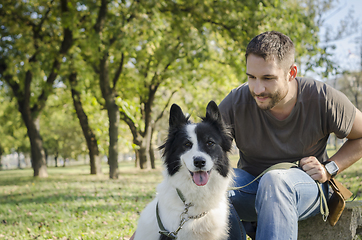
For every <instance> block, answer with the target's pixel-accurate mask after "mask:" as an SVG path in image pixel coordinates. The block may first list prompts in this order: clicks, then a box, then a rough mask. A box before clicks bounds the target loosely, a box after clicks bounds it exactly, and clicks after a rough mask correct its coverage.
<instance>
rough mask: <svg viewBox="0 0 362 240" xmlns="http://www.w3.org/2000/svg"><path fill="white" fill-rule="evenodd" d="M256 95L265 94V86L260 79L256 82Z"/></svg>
mask: <svg viewBox="0 0 362 240" xmlns="http://www.w3.org/2000/svg"><path fill="white" fill-rule="evenodd" d="M253 90H254V93H255V94H256V95H260V94H262V93H263V92H265V86H264V84H263V83H262V81H260V79H256V80H255V81H254V89H253Z"/></svg>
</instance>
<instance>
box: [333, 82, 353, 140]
mask: <svg viewBox="0 0 362 240" xmlns="http://www.w3.org/2000/svg"><path fill="white" fill-rule="evenodd" d="M327 96H328V97H327V100H326V103H327V112H328V115H329V118H328V120H327V122H328V126H329V127H328V129H329V132H333V133H334V134H336V136H337V137H338V138H345V137H347V136H348V134H349V133H350V132H351V129H352V126H353V122H354V118H355V116H356V108H355V106H354V105H353V104H352V103H351V101H350V100H349V99H348V98H347V97H346V95H344V94H343V93H342V92H340V91H338V90H336V89H334V88H332V87H329V88H328V90H327Z"/></svg>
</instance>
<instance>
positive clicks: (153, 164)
mask: <svg viewBox="0 0 362 240" xmlns="http://www.w3.org/2000/svg"><path fill="white" fill-rule="evenodd" d="M150 160H151V168H152V169H156V163H155V152H154V150H153V144H152V143H151V144H150Z"/></svg>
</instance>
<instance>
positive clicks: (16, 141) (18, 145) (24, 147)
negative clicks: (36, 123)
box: [0, 89, 30, 156]
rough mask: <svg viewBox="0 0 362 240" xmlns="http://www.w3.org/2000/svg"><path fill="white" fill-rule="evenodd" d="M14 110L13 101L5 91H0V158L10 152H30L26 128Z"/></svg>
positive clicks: (15, 106) (15, 105) (14, 102)
mask: <svg viewBox="0 0 362 240" xmlns="http://www.w3.org/2000/svg"><path fill="white" fill-rule="evenodd" d="M16 108H17V104H16V101H15V99H13V98H11V97H10V96H7V95H6V93H5V89H0V136H2V137H1V142H0V148H1V150H0V156H1V155H2V154H3V155H6V154H10V153H12V152H22V153H29V152H30V146H29V140H28V138H27V133H26V127H25V126H24V122H23V121H22V119H21V116H20V113H19V112H18V111H16Z"/></svg>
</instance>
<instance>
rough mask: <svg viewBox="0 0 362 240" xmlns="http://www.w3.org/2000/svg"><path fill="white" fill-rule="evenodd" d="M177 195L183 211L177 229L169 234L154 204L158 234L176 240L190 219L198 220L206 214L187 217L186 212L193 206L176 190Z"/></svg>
mask: <svg viewBox="0 0 362 240" xmlns="http://www.w3.org/2000/svg"><path fill="white" fill-rule="evenodd" d="M176 191H177V194H178V196H179V197H180V199H181V201H182V202H183V203H184V205H185V208H184V210H183V212H182V213H181V215H180V224H179V227H178V228H177V229H176V231H174V232H170V231H168V230H167V229H166V228H165V227H164V226H163V224H162V221H161V218H160V214H159V210H158V202H157V204H156V217H157V223H158V227H159V228H160V231H159V233H160V234H162V235H165V236H166V237H169V238H171V239H177V234H178V232H179V231H180V230H181V229H182V226H183V225H184V224H185V223H186V222H187V221H188V220H190V219H198V218H202V217H203V216H205V215H206V214H207V212H203V213H200V214H197V215H195V216H189V215H188V211H189V208H190V207H192V206H193V204H192V203H191V202H190V203H186V199H185V196H184V195H183V194H182V192H181V191H180V190H179V189H177V188H176Z"/></svg>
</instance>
